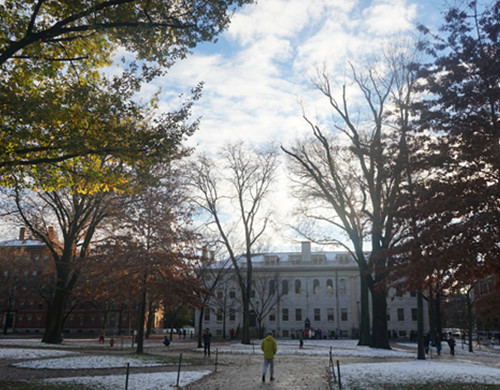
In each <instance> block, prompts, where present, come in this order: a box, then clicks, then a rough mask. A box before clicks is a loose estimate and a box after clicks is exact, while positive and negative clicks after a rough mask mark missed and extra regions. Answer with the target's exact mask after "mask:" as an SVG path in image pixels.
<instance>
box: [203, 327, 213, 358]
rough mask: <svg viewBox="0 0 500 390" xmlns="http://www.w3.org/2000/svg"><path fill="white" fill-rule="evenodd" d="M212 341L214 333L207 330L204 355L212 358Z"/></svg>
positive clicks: (204, 340) (204, 339) (204, 336)
mask: <svg viewBox="0 0 500 390" xmlns="http://www.w3.org/2000/svg"><path fill="white" fill-rule="evenodd" d="M211 341H212V333H210V329H208V328H206V329H205V333H203V354H204V355H205V356H208V357H210V342H211Z"/></svg>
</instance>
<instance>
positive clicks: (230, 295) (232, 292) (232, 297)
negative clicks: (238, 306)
mask: <svg viewBox="0 0 500 390" xmlns="http://www.w3.org/2000/svg"><path fill="white" fill-rule="evenodd" d="M229 298H231V299H235V298H236V291H234V290H231V291H229Z"/></svg>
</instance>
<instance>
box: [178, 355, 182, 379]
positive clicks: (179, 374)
mask: <svg viewBox="0 0 500 390" xmlns="http://www.w3.org/2000/svg"><path fill="white" fill-rule="evenodd" d="M181 364H182V353H181V355H180V356H179V368H178V370H177V387H179V379H180V377H181Z"/></svg>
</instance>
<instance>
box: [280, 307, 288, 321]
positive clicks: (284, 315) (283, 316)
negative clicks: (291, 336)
mask: <svg viewBox="0 0 500 390" xmlns="http://www.w3.org/2000/svg"><path fill="white" fill-rule="evenodd" d="M281 319H282V320H283V321H288V309H282V310H281Z"/></svg>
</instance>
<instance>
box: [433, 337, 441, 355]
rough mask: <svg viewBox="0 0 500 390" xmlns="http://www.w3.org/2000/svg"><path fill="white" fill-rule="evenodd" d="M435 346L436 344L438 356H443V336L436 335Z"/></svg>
mask: <svg viewBox="0 0 500 390" xmlns="http://www.w3.org/2000/svg"><path fill="white" fill-rule="evenodd" d="M434 344H436V352H437V355H438V356H441V335H439V334H437V335H436V337H435V338H434Z"/></svg>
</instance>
